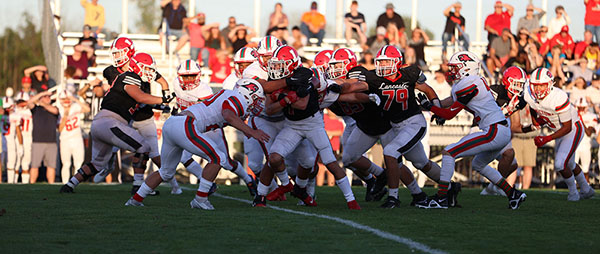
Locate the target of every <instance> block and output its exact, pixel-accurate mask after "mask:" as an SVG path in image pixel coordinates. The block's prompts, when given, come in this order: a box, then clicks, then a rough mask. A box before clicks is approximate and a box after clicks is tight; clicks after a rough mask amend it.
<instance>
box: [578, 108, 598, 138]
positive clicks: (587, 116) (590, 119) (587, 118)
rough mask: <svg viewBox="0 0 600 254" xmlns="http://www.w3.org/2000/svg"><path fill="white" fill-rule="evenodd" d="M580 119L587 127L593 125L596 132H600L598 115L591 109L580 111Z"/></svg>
mask: <svg viewBox="0 0 600 254" xmlns="http://www.w3.org/2000/svg"><path fill="white" fill-rule="evenodd" d="M579 119H581V121H583V125H584V126H585V128H589V127H592V128H594V130H596V131H595V132H596V133H597V132H598V115H596V114H594V113H592V112H590V111H586V112H579ZM586 136H587V135H586Z"/></svg>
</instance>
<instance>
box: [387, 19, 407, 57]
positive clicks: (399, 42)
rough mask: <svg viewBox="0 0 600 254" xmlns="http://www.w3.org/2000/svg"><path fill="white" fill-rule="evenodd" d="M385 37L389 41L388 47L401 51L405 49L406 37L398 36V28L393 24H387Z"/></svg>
mask: <svg viewBox="0 0 600 254" xmlns="http://www.w3.org/2000/svg"><path fill="white" fill-rule="evenodd" d="M386 31H387V33H386V34H385V37H386V38H387V39H388V40H389V42H390V43H389V44H390V45H394V46H396V47H398V48H399V49H402V50H403V51H404V50H405V49H406V36H404V35H398V34H399V32H398V28H397V27H396V25H394V23H389V24H388V26H387V29H386Z"/></svg>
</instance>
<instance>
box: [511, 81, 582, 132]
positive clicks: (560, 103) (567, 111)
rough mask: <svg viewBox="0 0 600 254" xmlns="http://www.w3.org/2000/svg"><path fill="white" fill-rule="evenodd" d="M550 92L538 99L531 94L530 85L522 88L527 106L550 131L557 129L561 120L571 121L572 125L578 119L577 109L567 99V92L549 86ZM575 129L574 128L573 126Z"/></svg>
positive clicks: (560, 125)
mask: <svg viewBox="0 0 600 254" xmlns="http://www.w3.org/2000/svg"><path fill="white" fill-rule="evenodd" d="M551 89H552V90H550V93H549V94H548V95H546V97H545V98H544V99H543V100H541V101H538V100H537V99H535V98H534V97H533V95H532V94H531V87H530V86H526V88H525V89H524V91H523V92H524V93H525V94H524V98H525V101H526V102H527V104H529V107H530V108H531V109H533V110H535V112H536V113H537V115H538V119H540V120H542V121H544V122H542V123H539V124H543V125H545V126H546V127H548V128H550V129H551V130H552V131H557V130H559V129H560V128H561V127H562V123H563V122H567V121H571V124H573V127H575V123H576V122H577V120H578V119H579V116H578V115H577V109H575V107H574V106H573V105H572V104H571V102H570V101H569V97H568V96H567V93H565V92H564V91H563V90H561V89H560V88H557V87H553V88H551ZM573 130H575V128H573Z"/></svg>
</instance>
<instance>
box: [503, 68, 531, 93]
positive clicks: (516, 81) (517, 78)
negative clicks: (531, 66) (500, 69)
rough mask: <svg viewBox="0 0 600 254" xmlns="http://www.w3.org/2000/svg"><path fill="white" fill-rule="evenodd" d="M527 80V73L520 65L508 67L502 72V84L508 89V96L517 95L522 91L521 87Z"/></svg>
mask: <svg viewBox="0 0 600 254" xmlns="http://www.w3.org/2000/svg"><path fill="white" fill-rule="evenodd" d="M526 82H527V73H525V71H524V70H523V69H521V67H517V66H511V67H508V69H506V70H505V71H504V73H503V74H502V84H503V85H504V87H505V88H506V91H508V96H509V97H510V98H512V97H513V96H514V95H516V96H519V95H521V93H522V92H523V87H524V86H525V83H526Z"/></svg>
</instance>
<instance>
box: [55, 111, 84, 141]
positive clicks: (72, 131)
mask: <svg viewBox="0 0 600 254" xmlns="http://www.w3.org/2000/svg"><path fill="white" fill-rule="evenodd" d="M56 106H57V108H58V113H59V114H60V117H61V119H59V122H60V121H62V118H63V117H66V118H67V121H66V122H65V127H64V128H63V129H62V131H61V132H60V139H61V140H66V139H71V138H79V139H81V138H82V136H81V127H80V125H81V123H82V122H81V113H82V109H81V105H79V104H78V103H75V102H72V103H71V106H70V107H69V114H68V115H65V108H64V107H63V106H62V104H60V103H57V105H56Z"/></svg>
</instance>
